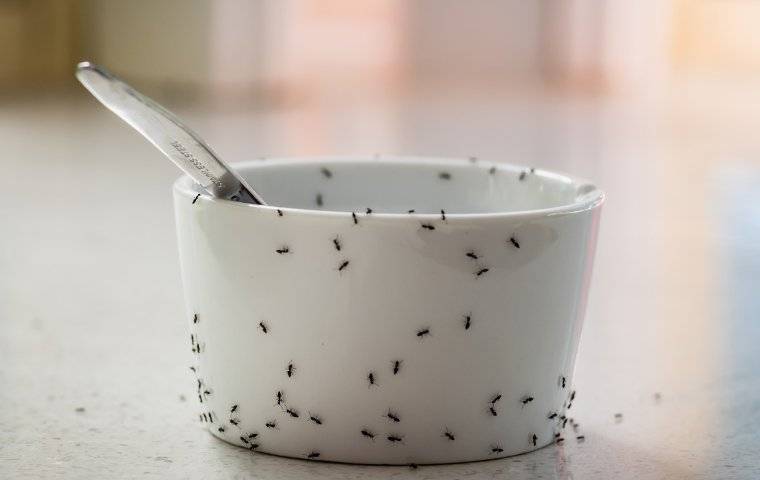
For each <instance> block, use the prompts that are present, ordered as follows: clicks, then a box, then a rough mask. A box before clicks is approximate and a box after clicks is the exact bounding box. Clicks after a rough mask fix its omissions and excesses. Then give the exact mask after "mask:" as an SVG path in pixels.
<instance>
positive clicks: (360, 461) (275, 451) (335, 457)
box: [208, 428, 554, 467]
mask: <svg viewBox="0 0 760 480" xmlns="http://www.w3.org/2000/svg"><path fill="white" fill-rule="evenodd" d="M208 432H209V433H210V434H211V435H212V436H213V437H216V438H217V439H219V440H221V441H223V442H224V443H227V444H230V445H233V446H236V447H239V448H241V449H245V450H249V451H251V452H252V453H262V454H265V455H271V456H274V457H282V458H289V459H294V460H305V461H314V462H323V463H341V464H346V465H374V466H391V467H403V466H407V467H408V466H426V465H428V466H430V465H454V464H459V463H472V462H483V461H489V460H499V459H503V458H509V457H514V456H517V455H523V454H526V453H530V452H535V451H536V450H540V449H542V448H544V447H547V446H549V445H552V444H553V443H554V442H553V440H552V441H548V442H536V446H535V447H533V446H531V447H529V448H525V449H521V450H517V451H506V450H505V451H503V452H492V454H491V455H472V456H452V457H451V458H450V459H444V460H440V459H436V460H430V459H426V458H425V457H424V456H423V457H414V456H412V457H409V458H408V459H404V461H399V460H393V459H388V460H385V461H384V460H382V459H377V458H372V457H369V456H367V457H362V456H361V455H356V454H350V455H341V453H340V452H332V453H324V452H318V453H319V456H313V457H312V458H310V457H309V456H310V455H313V453H315V452H306V453H303V454H300V452H299V453H294V452H293V451H291V450H289V449H281V448H267V447H266V445H264V444H260V445H258V446H257V447H256V448H252V446H253V445H256V443H255V440H251V441H249V443H248V445H246V444H245V443H243V441H242V439H240V440H239V441H236V440H235V439H233V438H229V437H226V436H223V435H220V434H219V433H218V432H216V431H214V430H212V429H211V428H209V429H208Z"/></svg>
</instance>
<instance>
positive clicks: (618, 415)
mask: <svg viewBox="0 0 760 480" xmlns="http://www.w3.org/2000/svg"><path fill="white" fill-rule="evenodd" d="M615 421H616V422H617V423H620V422H622V421H623V414H622V413H616V414H615Z"/></svg>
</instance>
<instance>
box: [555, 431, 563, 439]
mask: <svg viewBox="0 0 760 480" xmlns="http://www.w3.org/2000/svg"><path fill="white" fill-rule="evenodd" d="M560 435H562V434H561V433H559V432H557V433H555V434H554V438H559V436H560Z"/></svg>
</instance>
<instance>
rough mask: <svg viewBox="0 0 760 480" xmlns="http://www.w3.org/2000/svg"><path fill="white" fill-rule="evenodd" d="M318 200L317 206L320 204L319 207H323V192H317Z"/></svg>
mask: <svg viewBox="0 0 760 480" xmlns="http://www.w3.org/2000/svg"><path fill="white" fill-rule="evenodd" d="M316 201H317V206H318V207H321V206H322V205H324V202H323V200H322V194H321V193H318V194H317V198H316Z"/></svg>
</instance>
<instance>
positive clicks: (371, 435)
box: [362, 428, 375, 440]
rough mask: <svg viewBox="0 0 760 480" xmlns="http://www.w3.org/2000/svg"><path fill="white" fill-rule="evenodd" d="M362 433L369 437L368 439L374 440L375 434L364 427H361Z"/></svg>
mask: <svg viewBox="0 0 760 480" xmlns="http://www.w3.org/2000/svg"><path fill="white" fill-rule="evenodd" d="M362 435H364V436H365V437H367V438H369V439H370V440H374V439H375V434H374V433H372V432H370V431H369V430H367V429H366V428H363V429H362Z"/></svg>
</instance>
